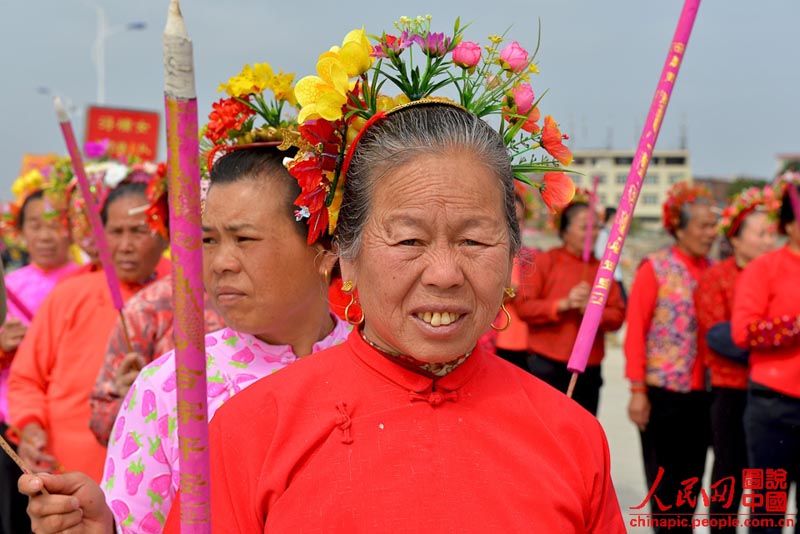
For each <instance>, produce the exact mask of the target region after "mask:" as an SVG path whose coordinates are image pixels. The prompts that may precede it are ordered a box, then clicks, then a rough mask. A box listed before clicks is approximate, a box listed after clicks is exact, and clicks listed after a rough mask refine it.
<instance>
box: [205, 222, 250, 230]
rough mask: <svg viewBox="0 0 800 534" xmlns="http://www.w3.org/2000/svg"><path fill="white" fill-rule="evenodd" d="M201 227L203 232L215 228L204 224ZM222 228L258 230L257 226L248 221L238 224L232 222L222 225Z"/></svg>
mask: <svg viewBox="0 0 800 534" xmlns="http://www.w3.org/2000/svg"><path fill="white" fill-rule="evenodd" d="M202 229H203V231H204V232H213V231H214V230H215V228H211V227H209V226H206V225H203V226H202ZM222 229H223V230H226V231H228V232H241V231H242V230H258V227H257V226H256V225H254V224H250V223H240V224H236V223H234V224H226V225H223V227H222Z"/></svg>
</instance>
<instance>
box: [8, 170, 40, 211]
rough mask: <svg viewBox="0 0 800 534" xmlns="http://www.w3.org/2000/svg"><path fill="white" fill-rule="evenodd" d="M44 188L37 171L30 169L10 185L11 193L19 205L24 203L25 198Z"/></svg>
mask: <svg viewBox="0 0 800 534" xmlns="http://www.w3.org/2000/svg"><path fill="white" fill-rule="evenodd" d="M43 187H44V176H43V175H42V173H41V171H39V169H31V170H29V171H28V172H26V173H25V174H23V175H22V176H20V177H19V178H17V179H16V180H14V183H13V184H12V185H11V192H12V193H14V196H15V197H17V201H18V202H19V204H22V202H24V201H25V198H26V197H27V196H28V195H30V194H31V193H33V192H34V191H36V190H37V189H42V188H43Z"/></svg>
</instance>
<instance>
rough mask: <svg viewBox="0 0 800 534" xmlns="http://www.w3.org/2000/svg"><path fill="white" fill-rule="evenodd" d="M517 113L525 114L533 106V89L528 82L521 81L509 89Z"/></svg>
mask: <svg viewBox="0 0 800 534" xmlns="http://www.w3.org/2000/svg"><path fill="white" fill-rule="evenodd" d="M511 96H512V97H513V99H514V105H515V106H516V107H517V114H518V115H527V114H528V112H529V111H530V110H531V108H532V107H533V89H532V88H531V86H530V84H527V83H521V84H519V85H518V86H516V87H514V88H513V89H512V90H511Z"/></svg>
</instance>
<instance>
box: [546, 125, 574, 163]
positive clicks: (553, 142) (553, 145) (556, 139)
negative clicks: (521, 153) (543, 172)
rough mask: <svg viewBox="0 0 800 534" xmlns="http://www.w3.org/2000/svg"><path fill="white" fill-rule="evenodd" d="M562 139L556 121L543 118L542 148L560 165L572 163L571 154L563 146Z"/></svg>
mask: <svg viewBox="0 0 800 534" xmlns="http://www.w3.org/2000/svg"><path fill="white" fill-rule="evenodd" d="M563 140H564V137H563V136H562V135H561V132H560V131H559V129H558V125H557V124H556V121H555V120H554V119H553V117H551V116H550V115H547V116H546V117H545V118H544V128H542V147H544V149H545V150H547V152H548V153H549V154H550V155H551V156H553V157H554V158H556V159H557V160H558V162H559V163H561V164H562V165H569V164H570V163H572V152H570V150H569V149H568V148H567V147H566V146H564V143H563Z"/></svg>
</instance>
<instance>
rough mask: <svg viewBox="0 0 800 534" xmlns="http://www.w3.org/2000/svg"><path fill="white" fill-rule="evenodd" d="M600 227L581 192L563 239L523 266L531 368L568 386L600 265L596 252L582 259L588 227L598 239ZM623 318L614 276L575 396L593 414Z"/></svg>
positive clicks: (561, 223) (565, 215) (562, 220)
mask: <svg viewBox="0 0 800 534" xmlns="http://www.w3.org/2000/svg"><path fill="white" fill-rule="evenodd" d="M597 230H598V228H597V225H592V228H591V229H590V228H589V205H588V203H587V202H585V201H584V200H583V199H582V198H581V197H578V200H577V201H573V202H572V203H570V204H569V205H568V206H567V207H566V208H564V210H563V212H562V213H561V215H560V217H559V218H558V231H559V236H560V237H561V240H562V242H563V245H562V246H560V247H556V248H553V249H551V250H548V251H547V252H542V253H539V254H537V255H536V257H535V258H534V264H533V268H531V269H527V270H525V272H524V275H523V278H522V281H521V283H520V295H519V297H518V298H517V301H516V308H517V312H518V313H519V316H520V318H521V319H522V320H524V321H525V322H526V323H527V324H528V329H529V335H528V352H529V353H530V356H529V360H528V365H529V366H530V369H531V372H532V373H533V374H534V375H535V376H537V377H539V378H540V379H542V380H544V381H545V382H547V383H548V384H550V385H551V386H553V387H555V388H556V389H559V390H561V391H564V392H566V390H567V386H568V385H569V381H570V377H571V376H572V373H571V372H569V371H568V370H567V361H568V360H569V357H570V354H571V352H572V345H573V344H574V343H575V338H576V337H577V335H578V329H579V328H580V325H581V320H582V319H583V313H584V311H585V310H586V305H587V304H588V302H589V293H590V288H591V285H590V284H591V281H592V280H594V277H595V275H596V274H597V269H598V267H599V266H600V262H599V261H598V259H597V258H595V257H594V256H592V255H590V256H589V260H588V261H586V262H584V261H583V259H582V254H583V247H584V246H585V242H586V232H589V231H591V232H592V243H594V241H595V240H596V239H597ZM624 319H625V304H624V302H623V300H622V293H621V291H620V287H619V284H618V283H617V282H612V284H611V290H610V291H609V296H608V304H607V305H606V307H605V309H604V310H603V316H602V319H601V322H600V330H599V333H598V335H597V337H596V338H595V341H594V345H593V346H592V351H591V353H590V355H589V364H588V365H587V367H586V371H585V372H584V373H583V375H582V376H581V379H580V380H578V382H577V385H576V387H575V391H574V394H573V399H575V401H576V402H578V404H580V405H581V406H583V407H584V408H586V409H587V410H588V411H589V412H591V413H592V414H594V415H597V407H598V403H599V399H600V387H601V386H602V384H603V378H602V376H601V372H600V363H601V362H602V360H603V357H604V356H605V339H604V338H605V336H604V334H605V332H613V331H615V330H618V329H619V328H620V327H621V326H622V322H623V320H624Z"/></svg>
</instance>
